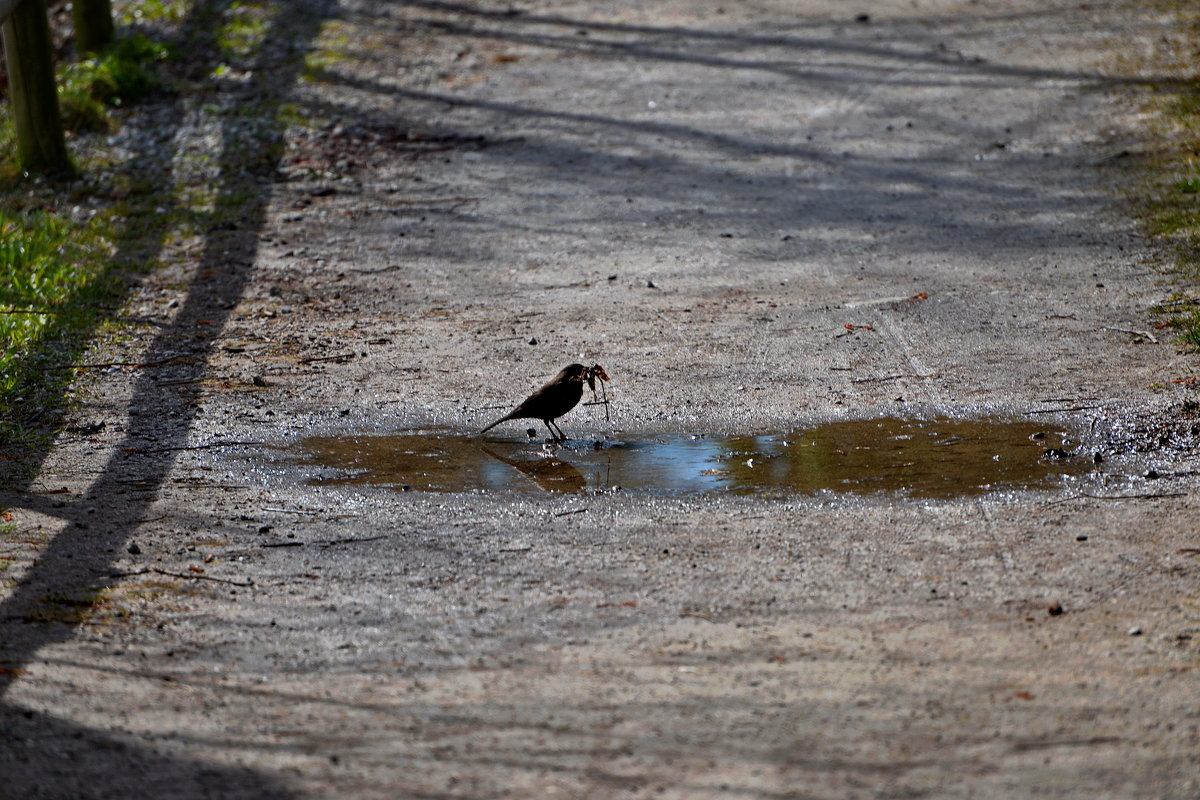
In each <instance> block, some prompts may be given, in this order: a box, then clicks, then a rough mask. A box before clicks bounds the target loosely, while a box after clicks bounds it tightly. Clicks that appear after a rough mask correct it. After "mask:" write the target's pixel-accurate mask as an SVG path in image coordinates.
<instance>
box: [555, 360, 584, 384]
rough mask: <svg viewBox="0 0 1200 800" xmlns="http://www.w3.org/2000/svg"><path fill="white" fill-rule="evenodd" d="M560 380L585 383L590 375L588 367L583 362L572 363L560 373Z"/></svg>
mask: <svg viewBox="0 0 1200 800" xmlns="http://www.w3.org/2000/svg"><path fill="white" fill-rule="evenodd" d="M558 377H559V380H561V381H565V382H567V383H583V382H584V381H586V380H587V377H588V368H587V367H585V366H584V365H583V364H570V365H568V366H567V367H566V368H565V369H563V371H562V372H560V373H558Z"/></svg>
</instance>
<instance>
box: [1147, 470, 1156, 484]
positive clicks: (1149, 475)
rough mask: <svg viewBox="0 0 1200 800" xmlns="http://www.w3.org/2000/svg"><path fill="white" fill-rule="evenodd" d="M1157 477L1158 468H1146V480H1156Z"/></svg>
mask: <svg viewBox="0 0 1200 800" xmlns="http://www.w3.org/2000/svg"><path fill="white" fill-rule="evenodd" d="M1158 477H1159V476H1158V470H1156V469H1148V470H1146V480H1148V481H1156V480H1158Z"/></svg>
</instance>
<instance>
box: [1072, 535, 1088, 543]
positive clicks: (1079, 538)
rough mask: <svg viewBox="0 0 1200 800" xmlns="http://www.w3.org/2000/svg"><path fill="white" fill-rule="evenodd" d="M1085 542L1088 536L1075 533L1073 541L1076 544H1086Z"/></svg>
mask: <svg viewBox="0 0 1200 800" xmlns="http://www.w3.org/2000/svg"><path fill="white" fill-rule="evenodd" d="M1087 540H1088V536H1087V534H1086V533H1077V534H1075V541H1077V542H1086V541H1087Z"/></svg>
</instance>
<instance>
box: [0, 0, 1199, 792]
mask: <svg viewBox="0 0 1200 800" xmlns="http://www.w3.org/2000/svg"><path fill="white" fill-rule="evenodd" d="M296 5H297V8H299V9H300V10H298V11H296V12H295V13H296V18H295V19H293V20H290V25H291V26H290V27H288V28H287V30H288V31H289V35H290V36H292V37H295V46H296V47H297V48H298V49H299V50H301V51H303V50H307V49H309V48H311V47H313V43H314V42H317V43H319V45H320V48H321V53H322V55H321V57H320V58H319V59H311V60H310V67H313V65H314V64H315V65H316V68H319V70H320V71H319V77H320V78H321V80H320V81H316V82H313V81H300V80H298V79H297V76H296V74H295V71H293V72H291V73H288V72H284V71H280V72H279V73H278V74H275V75H272V76H270V77H272V78H274V79H275V80H278V81H282V82H284V83H288V84H291V83H292V82H294V83H295V88H294V89H293V90H292V94H291V95H290V98H289V99H290V101H291V102H294V103H296V104H297V105H298V107H299V108H300V109H301V110H302V113H303V115H306V116H307V117H308V118H313V119H317V120H318V121H319V123H320V124H319V125H316V126H314V127H312V128H304V129H301V128H297V129H293V130H292V131H290V132H289V135H288V140H287V147H286V148H285V151H284V153H283V156H282V160H281V161H280V173H281V178H280V180H279V181H277V182H276V183H275V184H273V185H272V186H270V187H266V189H269V191H266V190H264V194H263V196H262V199H261V204H260V205H259V206H258V207H257V209H256V211H255V213H254V214H251V215H248V216H247V217H246V218H245V219H242V220H239V221H237V223H236V224H233V225H231V226H230V227H228V229H226V230H223V231H221V232H219V233H214V234H212V235H211V236H210V237H208V239H206V240H205V241H204V242H202V243H200V245H199V247H198V249H197V252H196V255H195V258H194V259H191V260H190V261H189V262H187V263H185V264H183V265H181V266H180V267H179V268H178V269H176V270H168V271H166V272H163V273H160V274H157V275H155V276H153V277H151V278H150V279H148V280H147V281H146V284H145V286H144V287H143V288H142V289H141V291H140V292H139V293H138V296H137V297H136V298H134V300H133V301H132V302H131V304H130V313H131V314H132V315H136V316H138V317H141V318H145V319H152V320H154V325H153V326H152V327H149V328H148V329H147V332H146V337H145V340H144V341H137V342H132V343H129V353H128V354H127V355H128V358H127V359H124V360H129V361H137V362H162V363H157V364H156V366H153V367H148V368H144V369H135V370H128V371H127V370H113V371H110V372H109V373H105V374H102V375H100V376H97V377H96V379H95V382H94V383H93V384H92V385H91V386H90V387H89V388H90V391H91V393H92V399H91V400H90V401H89V402H87V403H86V404H85V407H84V408H83V409H82V410H81V412H80V419H79V423H80V424H81V425H84V424H91V423H98V422H101V421H103V422H105V423H106V426H107V427H106V428H105V430H104V431H103V432H102V433H99V434H95V433H93V434H87V435H85V434H80V433H76V434H68V435H64V437H63V439H62V441H61V442H60V443H59V446H58V447H57V448H56V450H55V451H54V452H53V453H52V454H51V455H50V457H49V458H48V460H47V462H46V464H45V465H44V467H43V471H42V474H41V475H40V476H39V477H38V479H37V480H36V481H34V482H33V484H31V486H30V490H29V492H28V493H25V494H23V495H21V496H18V497H14V498H9V499H6V500H5V505H7V506H10V507H13V508H15V509H16V514H17V519H16V521H17V522H18V525H19V527H18V532H19V536H18V537H14V538H12V539H5V540H4V542H5V546H6V547H7V548H9V549H8V551H6V555H5V557H6V558H8V559H11V564H10V566H9V568H8V571H7V575H6V579H7V580H8V581H9V583H7V584H5V585H6V587H8V588H7V589H6V592H7V593H6V595H5V596H4V598H3V602H2V604H0V626H2V627H0V631H2V636H0V638H3V640H4V642H5V645H4V650H3V651H2V652H0V658H2V659H3V663H0V667H3V670H2V671H0V678H2V680H3V683H0V691H3V692H4V694H3V705H2V706H0V714H2V717H0V721H2V724H3V729H4V737H5V738H4V742H5V745H4V748H3V749H0V774H3V775H4V776H5V780H4V781H3V782H2V783H0V797H3V798H8V797H11V798H37V797H56V798H57V797H149V796H159V797H167V796H170V797H180V798H191V797H197V798H198V797H222V798H225V797H247V798H260V797H333V796H336V797H348V798H349V797H353V798H401V797H403V798H410V797H411V798H418V797H421V798H426V797H429V798H432V797H439V798H485V797H522V798H524V797H579V798H583V797H587V798H607V797H613V798H618V797H620V798H625V797H630V798H632V797H662V798H688V799H689V800H690V799H691V798H707V797H754V798H783V797H795V798H851V797H878V796H882V797H899V796H929V797H1030V796H1039V797H1063V798H1066V797H1090V798H1180V799H1181V800H1182V798H1194V797H1196V796H1198V795H1200V767H1197V765H1196V762H1195V754H1196V752H1198V751H1200V712H1198V709H1197V702H1196V699H1197V693H1196V667H1197V663H1198V659H1200V645H1198V642H1200V605H1198V603H1200V593H1198V591H1197V576H1198V575H1200V565H1198V564H1197V557H1196V548H1198V547H1200V541H1198V540H1197V538H1196V537H1197V534H1196V532H1195V520H1196V514H1197V505H1198V503H1197V500H1196V493H1195V492H1196V480H1195V477H1194V476H1193V475H1191V474H1190V473H1189V472H1188V470H1189V469H1190V468H1192V467H1194V466H1195V464H1194V463H1190V462H1188V461H1187V458H1190V457H1191V456H1192V453H1193V452H1194V451H1193V450H1192V449H1191V448H1192V447H1193V442H1194V439H1189V438H1187V437H1186V436H1183V438H1181V439H1179V440H1178V441H1175V442H1174V445H1173V446H1172V447H1170V448H1168V447H1167V446H1166V445H1168V444H1171V442H1167V441H1165V440H1164V441H1163V442H1161V443H1160V444H1161V445H1162V446H1161V447H1159V448H1157V449H1152V450H1151V451H1150V452H1148V453H1144V454H1141V455H1138V456H1136V457H1127V456H1129V453H1122V452H1121V451H1122V450H1124V449H1128V447H1127V443H1128V442H1130V441H1133V439H1132V438H1131V437H1136V436H1137V435H1138V434H1136V431H1137V430H1144V429H1146V427H1147V426H1148V425H1150V423H1148V422H1147V420H1154V419H1161V418H1162V416H1163V415H1165V414H1168V413H1170V412H1171V410H1172V409H1177V408H1178V406H1179V404H1180V402H1181V401H1182V400H1183V399H1185V398H1186V396H1187V392H1188V391H1189V390H1188V389H1186V388H1184V387H1182V386H1180V385H1175V384H1171V383H1170V380H1171V379H1172V378H1175V377H1180V376H1183V375H1187V374H1191V371H1194V366H1195V365H1194V358H1193V357H1189V356H1184V355H1181V354H1178V353H1176V352H1175V351H1174V350H1173V348H1172V347H1171V346H1170V345H1168V344H1163V343H1159V344H1157V345H1156V344H1154V343H1150V342H1148V341H1147V340H1146V337H1142V336H1139V335H1136V334H1134V333H1131V332H1132V331H1140V330H1143V329H1145V328H1146V327H1147V320H1146V318H1145V315H1144V309H1145V308H1146V307H1147V306H1149V305H1150V304H1151V303H1153V302H1154V301H1156V300H1158V299H1160V298H1161V297H1162V296H1163V295H1164V293H1165V291H1166V290H1165V289H1164V288H1163V287H1162V286H1161V285H1160V282H1159V277H1158V275H1157V273H1156V271H1155V267H1154V264H1155V263H1156V260H1155V259H1156V256H1155V254H1154V253H1153V252H1152V251H1151V250H1150V249H1149V248H1148V246H1147V244H1146V243H1145V242H1144V240H1143V239H1141V238H1140V237H1139V236H1138V235H1137V233H1136V225H1135V224H1134V223H1133V222H1131V221H1130V220H1129V219H1126V218H1124V217H1122V216H1121V214H1120V212H1119V208H1117V207H1116V205H1115V198H1117V197H1119V192H1120V187H1121V186H1122V184H1123V183H1124V182H1126V181H1128V180H1130V179H1131V175H1132V172H1131V170H1130V168H1129V165H1128V162H1130V161H1133V160H1136V157H1137V153H1138V152H1139V149H1140V147H1141V145H1140V142H1139V139H1138V138H1137V135H1136V133H1135V131H1136V123H1137V119H1136V117H1135V115H1134V110H1133V107H1132V105H1131V104H1130V103H1128V102H1123V101H1122V100H1123V98H1126V97H1127V95H1128V94H1129V93H1131V92H1135V91H1136V90H1137V89H1138V87H1140V86H1143V85H1145V84H1147V83H1154V82H1155V81H1156V80H1158V79H1159V78H1160V77H1161V76H1153V75H1131V74H1129V73H1128V72H1127V70H1128V69H1129V68H1128V67H1126V66H1114V65H1128V64H1131V63H1139V60H1140V59H1142V58H1143V57H1144V55H1145V53H1146V52H1147V51H1149V50H1152V49H1153V48H1154V47H1155V42H1157V41H1158V40H1159V38H1160V37H1162V36H1164V35H1173V33H1172V28H1171V25H1172V20H1171V18H1170V16H1169V15H1166V14H1160V13H1158V12H1155V11H1151V10H1146V9H1144V8H1140V7H1138V6H1141V5H1143V4H1124V3H1106V2H1100V3H1089V4H1087V5H1080V4H1078V3H1057V2H1056V3H1046V2H1037V3H1034V2H1023V1H1021V2H986V1H985V2H950V1H949V0H921V2H916V3H913V2H875V3H871V4H869V6H870V8H869V11H870V16H869V17H867V18H857V19H856V17H855V14H856V13H857V11H856V10H852V9H849V8H848V7H847V6H846V5H845V4H844V3H840V2H819V1H816V2H805V3H796V2H791V1H790V0H789V2H782V1H779V2H770V1H769V0H753V1H752V2H737V3H728V4H725V5H724V6H721V7H720V8H717V7H716V6H714V5H713V4H711V3H701V2H689V1H688V0H675V1H674V2H662V3H652V4H645V3H633V2H619V3H595V2H568V3H566V4H563V3H557V4H549V3H540V2H539V3H532V2H527V3H523V4H521V5H520V6H519V7H517V6H509V5H507V4H491V3H481V4H478V5H472V4H456V3H442V2H414V3H404V4H400V3H395V4H381V3H367V2H352V1H351V0H344V1H343V2H341V3H339V4H337V5H332V4H325V3H320V2H312V3H305V4H296ZM301 6H302V8H301ZM236 77H237V76H234V78H236ZM253 83H254V78H253V77H248V78H247V79H246V80H245V81H243V84H244V85H243V86H242V88H241V89H237V88H236V87H235V88H227V89H226V90H223V91H226V92H227V94H226V95H222V96H223V97H225V100H224V101H223V102H246V103H249V101H251V100H253V99H254V98H253V97H252V96H250V95H248V94H246V93H247V92H250V91H251V89H248V88H246V87H247V86H249V87H252V86H253ZM239 91H240V92H242V93H243V94H241V95H239V94H238V92H239ZM188 102H189V101H188V100H187V99H186V98H184V99H182V100H180V103H181V104H182V105H181V107H180V108H178V109H175V112H173V113H174V116H176V117H178V118H179V119H182V120H184V122H182V123H180V124H181V128H180V130H181V133H180V135H178V136H177V137H176V140H177V141H186V140H187V131H186V126H187V124H189V123H188V120H189V119H191V117H190V116H189V110H194V109H189V107H188V105H187V104H188ZM203 102H215V101H213V100H211V99H210V98H206V99H205V100H204V101H203ZM176 112H177V113H176ZM235 133H236V131H231V130H227V131H224V132H223V135H224V137H225V138H224V139H222V138H221V137H220V136H218V137H215V138H214V139H213V140H214V141H218V142H220V141H224V142H225V143H226V146H225V149H224V150H218V152H217V153H216V155H215V156H214V162H215V163H216V164H217V165H218V166H219V169H218V170H216V172H215V173H214V174H216V175H217V176H219V175H221V174H226V173H223V172H222V170H225V171H228V170H233V169H237V168H238V165H239V163H240V162H239V159H240V158H244V157H245V152H244V151H238V150H235V149H233V148H232V147H231V146H230V145H229V144H228V143H229V141H231V139H232V137H234V134H235ZM210 146H211V142H210ZM218 147H219V145H218ZM1131 154H1132V156H1131ZM263 155H264V156H265V155H267V154H266V153H265V152H264V154H263ZM214 180H216V181H217V186H216V191H217V194H218V195H219V194H220V191H221V189H222V184H221V183H220V178H219V177H217V178H215V179H214ZM847 326H852V327H849V328H848V327H847ZM535 342H536V343H535ZM114 360H122V359H114ZM574 360H579V361H583V362H585V363H596V362H599V363H602V364H604V365H605V366H606V367H607V368H608V371H609V373H610V374H611V375H612V376H613V378H614V382H613V384H612V385H611V392H612V397H613V401H614V404H613V408H612V410H613V414H614V416H613V421H612V424H611V426H609V425H607V424H606V423H605V422H604V420H603V415H602V414H599V413H597V411H596V409H594V408H593V409H580V410H577V411H575V412H574V413H573V414H572V415H571V416H570V417H568V418H567V420H566V421H565V422H564V426H565V427H567V428H568V430H569V431H571V432H573V433H576V434H579V435H583V434H585V433H586V434H587V435H588V436H602V435H604V434H606V433H609V432H611V429H620V430H624V431H634V432H655V431H695V432H698V433H705V434H709V433H716V432H726V433H739V432H751V431H758V430H781V429H792V428H795V427H797V426H801V425H806V424H809V423H813V422H817V421H824V420H829V419H839V418H867V417H875V416H884V415H901V416H931V415H935V414H947V415H952V416H971V415H979V414H1011V415H1014V416H1019V417H1024V418H1027V419H1028V418H1036V419H1041V418H1046V419H1048V420H1058V421H1063V422H1067V423H1069V424H1071V425H1075V426H1077V427H1078V429H1079V430H1081V431H1090V433H1089V434H1088V435H1089V437H1090V438H1089V443H1090V444H1091V446H1093V447H1094V448H1095V449H1097V450H1100V451H1103V453H1104V455H1105V456H1106V460H1105V461H1104V464H1103V466H1102V469H1103V470H1105V471H1106V472H1105V473H1104V474H1103V475H1098V476H1095V477H1093V478H1091V479H1089V480H1088V481H1086V482H1083V483H1080V484H1075V485H1073V486H1072V487H1071V488H1068V489H1064V490H1056V491H1041V492H1021V493H997V494H994V495H987V496H984V497H975V498H963V499H958V500H947V501H930V502H923V501H915V500H904V499H901V498H897V497H892V496H887V497H878V496H875V497H867V498H861V497H860V498H857V499H847V498H842V497H837V496H828V497H821V498H817V499H812V498H805V497H797V498H791V499H785V500H782V501H781V500H778V499H776V500H772V499H768V498H762V497H755V496H736V495H702V496H689V497H657V498H655V497H647V496H637V495H634V494H631V493H621V492H614V493H606V494H597V495H589V494H580V495H563V494H546V495H541V496H532V497H514V496H510V495H496V494H474V495H472V494H441V495H439V494H425V493H421V492H397V491H391V490H386V489H370V488H355V487H350V488H347V487H341V486H334V485H321V482H320V481H317V482H315V483H314V482H312V481H311V479H312V478H313V477H314V474H317V473H320V471H314V470H309V469H306V468H303V467H299V466H297V465H296V463H295V461H294V459H292V458H291V457H290V456H289V455H288V450H287V448H289V447H291V446H293V445H294V444H295V443H296V442H297V441H298V440H300V439H302V438H303V437H305V436H308V435H311V434H314V433H326V434H353V433H362V434H372V433H387V432H392V431H395V430H398V429H401V428H406V427H426V428H428V427H446V428H451V429H456V430H461V431H462V432H464V433H465V432H471V431H473V430H476V429H477V428H478V427H479V426H480V425H481V423H484V422H487V421H490V420H491V418H493V417H494V416H495V415H496V413H497V412H496V411H495V409H494V408H493V407H507V406H508V405H510V404H511V403H512V402H513V401H514V400H515V399H518V398H519V397H520V396H522V395H523V393H524V392H525V391H526V390H527V389H528V388H530V387H532V386H534V385H536V384H537V382H538V381H539V380H542V379H544V378H545V377H547V376H549V375H551V374H553V373H554V372H555V371H557V370H558V369H559V368H560V367H562V366H564V365H565V364H566V363H568V362H570V361H574ZM1058 412H1065V413H1058ZM1186 428H1187V426H1186V425H1184V424H1182V423H1179V424H1176V425H1175V427H1174V428H1172V429H1171V430H1174V431H1176V432H1180V433H1181V434H1182V433H1185V432H1186ZM507 433H508V434H509V435H512V436H519V435H520V427H515V428H513V429H510V430H509V431H508V432H507ZM1137 441H1140V442H1143V443H1145V442H1148V441H1149V440H1148V439H1146V438H1145V437H1142V438H1138V439H1137ZM233 443H243V444H233ZM564 458H565V459H566V460H568V461H569V460H570V457H569V453H568V454H567V455H565V456H564ZM1149 468H1154V469H1155V470H1157V471H1158V473H1159V474H1160V475H1161V476H1162V477H1159V478H1158V479H1155V480H1151V479H1147V478H1145V477H1142V475H1143V473H1144V472H1145V471H1146V470H1147V469H1149ZM320 474H324V473H320ZM60 488H65V489H67V490H68V492H67V493H54V492H55V491H56V490H58V489H60ZM1119 498H1124V499H1119ZM80 587H84V588H85V589H86V590H87V592H86V594H85V595H82V596H81V595H80ZM81 620H86V621H85V622H84V623H83V624H82V625H75V624H74V623H76V622H79V621H81Z"/></svg>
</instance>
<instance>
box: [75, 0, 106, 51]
mask: <svg viewBox="0 0 1200 800" xmlns="http://www.w3.org/2000/svg"><path fill="white" fill-rule="evenodd" d="M71 19H72V20H73V21H74V23H75V49H76V50H77V51H78V52H79V54H80V55H91V54H93V53H99V52H100V51H101V50H103V49H104V48H106V47H108V46H109V45H110V44H112V43H113V39H114V38H115V33H114V31H113V18H112V4H111V3H110V2H109V0H73V2H72V3H71Z"/></svg>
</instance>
